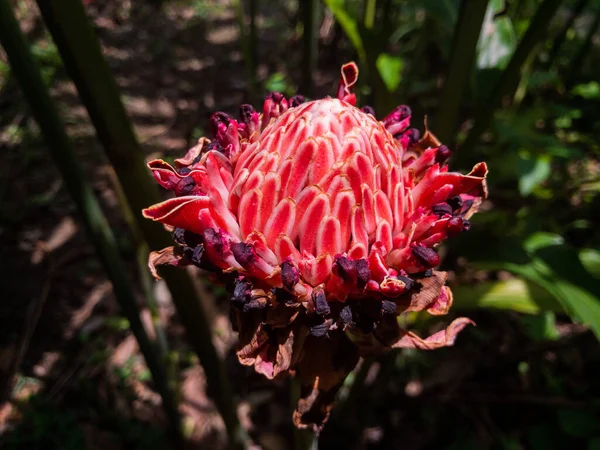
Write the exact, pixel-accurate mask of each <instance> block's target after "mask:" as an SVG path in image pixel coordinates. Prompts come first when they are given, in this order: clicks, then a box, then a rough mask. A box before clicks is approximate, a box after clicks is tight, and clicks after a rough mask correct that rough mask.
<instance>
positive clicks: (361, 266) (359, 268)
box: [356, 258, 371, 287]
mask: <svg viewBox="0 0 600 450" xmlns="http://www.w3.org/2000/svg"><path fill="white" fill-rule="evenodd" d="M356 272H357V282H358V285H359V286H360V287H363V286H364V285H365V284H367V283H368V281H369V280H370V279H371V270H370V269H369V262H368V261H367V260H366V259H365V258H361V259H359V260H358V261H356Z"/></svg>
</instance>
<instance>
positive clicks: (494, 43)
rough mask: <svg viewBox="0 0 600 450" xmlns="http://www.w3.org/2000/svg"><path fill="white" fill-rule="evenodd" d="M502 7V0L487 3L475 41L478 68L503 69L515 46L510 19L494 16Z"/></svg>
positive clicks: (513, 31)
mask: <svg viewBox="0 0 600 450" xmlns="http://www.w3.org/2000/svg"><path fill="white" fill-rule="evenodd" d="M504 8H505V5H504V0H492V1H491V2H490V3H489V5H488V9H487V11H486V13H485V19H484V21H483V27H482V29H481V35H480V36H479V42H478V43H477V67H478V68H480V69H492V68H498V69H504V68H505V67H506V65H507V64H508V60H509V58H510V56H511V55H512V54H513V52H514V51H515V48H516V46H517V36H516V34H515V30H514V28H513V25H512V22H511V20H510V19H509V18H508V17H507V16H506V15H503V16H500V17H495V15H496V14H498V13H499V12H501V11H503V10H504Z"/></svg>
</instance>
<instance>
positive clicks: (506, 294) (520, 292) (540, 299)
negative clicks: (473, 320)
mask: <svg viewBox="0 0 600 450" xmlns="http://www.w3.org/2000/svg"><path fill="white" fill-rule="evenodd" d="M452 292H453V296H454V303H453V307H454V308H456V309H475V308H494V309H503V310H510V311H516V312H519V313H524V314H540V313H542V312H543V311H555V312H564V309H563V308H562V306H561V305H560V303H558V302H557V301H556V299H555V298H554V297H553V296H552V295H551V294H550V293H548V292H547V291H545V290H544V289H541V288H540V287H538V286H537V285H535V284H532V283H527V282H526V281H524V280H522V279H520V278H511V279H509V280H503V281H493V282H485V283H480V284H476V285H475V286H456V287H454V286H453V287H452Z"/></svg>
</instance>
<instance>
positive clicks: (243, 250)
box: [231, 242, 254, 267]
mask: <svg viewBox="0 0 600 450" xmlns="http://www.w3.org/2000/svg"><path fill="white" fill-rule="evenodd" d="M231 252H232V253H233V256H234V257H235V259H236V260H237V262H239V263H240V264H241V265H242V267H247V266H248V265H250V264H251V263H252V261H253V260H254V251H253V249H252V246H251V245H250V244H246V243H244V242H236V243H235V244H233V245H232V246H231Z"/></svg>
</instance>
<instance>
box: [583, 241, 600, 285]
mask: <svg viewBox="0 0 600 450" xmlns="http://www.w3.org/2000/svg"><path fill="white" fill-rule="evenodd" d="M579 260H580V261H581V264H582V265H583V267H585V269H586V270H587V271H588V272H589V273H590V274H591V275H592V276H594V277H596V278H600V251H598V250H595V249H591V248H584V249H583V250H581V251H580V252H579Z"/></svg>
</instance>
